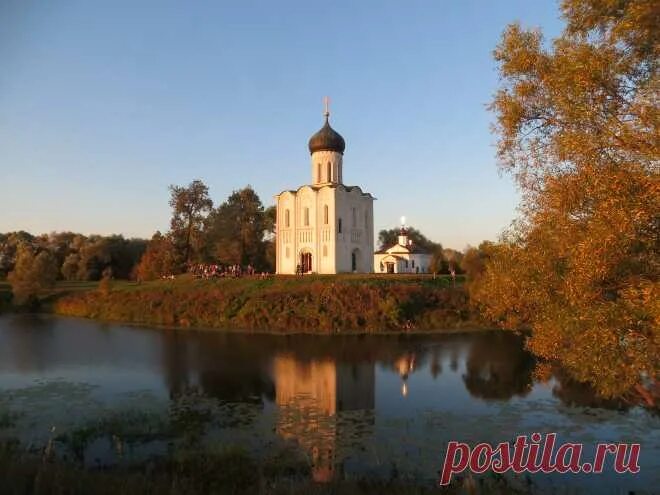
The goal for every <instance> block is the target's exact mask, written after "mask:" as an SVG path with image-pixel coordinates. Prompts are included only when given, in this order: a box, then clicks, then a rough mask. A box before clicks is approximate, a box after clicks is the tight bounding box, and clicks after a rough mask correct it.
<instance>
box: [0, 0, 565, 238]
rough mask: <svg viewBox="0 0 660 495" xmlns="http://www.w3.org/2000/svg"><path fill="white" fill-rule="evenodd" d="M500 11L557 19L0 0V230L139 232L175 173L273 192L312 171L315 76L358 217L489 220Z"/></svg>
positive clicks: (509, 5) (493, 233)
mask: <svg viewBox="0 0 660 495" xmlns="http://www.w3.org/2000/svg"><path fill="white" fill-rule="evenodd" d="M515 21H519V22H520V23H522V25H523V26H526V27H539V28H541V29H542V30H543V32H544V34H545V35H546V36H547V37H554V36H556V35H557V34H559V32H560V31H561V29H562V21H561V20H560V19H559V10H558V5H557V3H556V2H554V1H541V0H539V1H529V0H516V1H487V0H482V1H472V0H460V1H459V0H455V1H449V0H444V1H437V0H436V1H431V0H428V1H417V0H410V1H405V2H402V1H400V0H399V1H394V0H392V1H389V0H388V1H377V0H372V1H367V0H365V1H355V0H338V1H333V2H328V1H324V2H317V1H309V0H308V1H302V0H301V1H295V2H294V1H284V0H282V1H277V2H274V1H270V0H264V1H256V0H255V1H252V0H244V1H239V0H236V1H232V2H229V1H215V0H214V1H210V0H209V1H195V2H188V1H183V0H182V1H168V0H157V1H149V0H141V1H138V2H136V1H133V0H129V1H123V0H116V1H112V2H102V1H88V0H68V1H64V0H63V1H53V2H40V1H36V0H35V1H31V0H0V232H8V231H13V230H27V231H29V232H32V233H34V234H38V233H45V232H51V231H75V232H82V233H84V234H90V233H99V234H110V233H121V234H124V235H125V236H129V237H133V236H137V237H150V236H151V235H152V234H153V233H154V232H155V231H156V230H161V231H166V230H167V229H168V225H169V218H170V208H169V206H168V199H169V192H168V186H169V185H170V184H178V185H185V184H188V183H190V182H191V181H192V180H194V179H201V180H202V181H204V182H205V183H206V184H207V185H208V186H209V189H210V195H211V197H212V199H213V200H214V202H215V203H216V204H219V203H221V202H222V201H224V200H225V199H226V197H227V196H228V195H229V194H231V192H232V191H233V190H237V189H240V188H242V187H244V186H246V185H248V184H249V185H251V186H252V187H253V188H254V189H255V190H256V192H257V193H258V194H259V196H260V197H261V200H262V202H263V203H264V205H266V206H268V205H272V204H274V198H273V196H274V195H275V194H277V193H279V192H280V191H282V190H285V189H294V188H297V187H298V186H300V185H302V184H307V183H310V182H311V167H310V162H309V151H308V149H307V141H308V139H309V137H310V136H311V135H312V134H313V133H314V132H316V131H317V130H318V129H319V128H320V127H321V125H322V124H323V115H322V114H323V97H324V96H326V95H327V96H329V97H330V100H331V104H330V111H331V117H330V120H331V124H332V126H333V127H334V128H335V129H336V130H337V131H338V132H340V133H341V134H342V136H343V137H344V138H345V140H346V152H345V154H344V170H343V177H344V182H345V183H346V184H348V185H359V186H360V187H362V189H363V190H365V191H368V192H370V193H372V195H374V196H375V197H376V198H377V201H376V202H375V203H374V227H375V229H376V231H378V230H380V229H382V228H393V227H395V226H396V225H398V224H399V218H400V217H401V216H402V215H405V217H406V219H407V223H408V224H409V225H411V226H413V227H415V228H418V229H419V230H421V231H422V232H423V233H424V234H425V235H426V236H427V237H429V238H430V239H432V240H434V241H436V242H441V243H442V244H443V246H445V247H452V248H454V249H463V248H465V247H466V246H467V245H477V244H479V242H481V241H482V240H484V239H490V240H496V239H497V237H498V235H499V234H500V233H501V232H502V230H503V229H505V228H506V227H507V226H508V225H509V224H510V222H511V221H512V220H513V219H514V218H515V217H516V215H517V211H516V207H517V205H518V201H519V195H518V192H517V190H516V187H515V185H514V183H513V180H512V178H511V177H510V176H508V175H502V174H501V173H500V172H499V171H498V167H497V160H496V157H495V143H496V139H497V137H496V136H495V135H493V134H492V133H491V130H490V126H491V124H492V123H493V121H494V116H493V114H492V113H491V112H489V111H488V110H487V105H488V103H489V101H490V100H491V98H492V95H493V94H494V92H495V91H496V90H497V87H498V84H499V77H498V73H497V67H496V64H495V62H494V61H493V59H492V51H493V49H494V48H495V46H496V45H497V43H498V41H499V39H500V36H501V33H502V31H503V30H504V28H505V27H506V25H507V24H509V23H511V22H515Z"/></svg>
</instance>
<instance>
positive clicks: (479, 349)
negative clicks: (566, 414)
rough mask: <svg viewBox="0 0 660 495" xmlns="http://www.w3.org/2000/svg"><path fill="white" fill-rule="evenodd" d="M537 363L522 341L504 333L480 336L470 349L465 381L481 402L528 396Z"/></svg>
mask: <svg viewBox="0 0 660 495" xmlns="http://www.w3.org/2000/svg"><path fill="white" fill-rule="evenodd" d="M535 364H536V361H535V359H534V357H533V356H532V355H531V354H530V353H529V352H527V351H526V350H525V349H524V348H523V342H522V339H521V338H518V337H516V336H514V335H510V334H504V333H502V334H495V335H487V336H483V337H481V336H477V338H475V339H474V340H473V342H472V344H471V346H470V350H469V353H468V356H467V360H466V363H465V367H466V373H465V374H464V375H463V382H464V383H465V388H466V389H467V390H468V391H469V392H470V394H471V395H472V396H473V397H479V398H481V399H496V400H506V399H510V398H512V397H513V396H514V395H516V396H519V397H525V396H526V395H527V394H528V393H529V392H530V391H531V389H532V372H533V371H534V366H535Z"/></svg>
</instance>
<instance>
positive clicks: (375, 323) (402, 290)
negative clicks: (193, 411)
mask: <svg viewBox="0 0 660 495" xmlns="http://www.w3.org/2000/svg"><path fill="white" fill-rule="evenodd" d="M92 289H93V287H85V288H82V289H80V288H79V287H76V286H75V284H74V285H69V286H67V287H64V286H61V287H59V288H58V291H55V292H54V293H53V294H52V295H51V297H50V298H49V303H50V305H51V308H52V310H53V311H54V312H55V313H58V314H63V315H69V316H82V317H88V318H97V319H102V320H108V321H122V322H130V323H136V324H146V325H155V326H168V327H181V328H208V329H223V330H244V331H245V330H246V331H262V332H263V331H269V332H278V333H297V332H308V333H325V334H328V333H347V332H359V333H376V332H412V331H431V330H447V329H466V328H474V327H479V326H480V322H479V321H478V319H477V318H475V316H474V315H473V314H472V312H471V311H470V310H469V304H468V297H467V293H466V291H465V290H464V288H463V287H462V284H461V281H459V283H458V285H457V286H456V287H454V286H453V283H452V281H451V279H450V278H449V277H444V276H439V277H433V276H430V275H401V276H392V275H330V276H304V277H300V276H277V277H275V276H271V277H268V278H265V279H262V278H259V277H253V278H248V277H244V278H240V279H216V280H197V279H193V278H191V277H189V276H182V277H179V278H177V279H175V280H162V281H153V282H145V283H140V284H139V283H136V282H115V283H112V285H111V287H110V288H109V289H105V290H92Z"/></svg>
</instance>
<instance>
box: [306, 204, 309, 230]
mask: <svg viewBox="0 0 660 495" xmlns="http://www.w3.org/2000/svg"><path fill="white" fill-rule="evenodd" d="M308 226H309V208H305V227H308Z"/></svg>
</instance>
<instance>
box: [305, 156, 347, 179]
mask: <svg viewBox="0 0 660 495" xmlns="http://www.w3.org/2000/svg"><path fill="white" fill-rule="evenodd" d="M311 163H312V184H325V183H328V182H332V183H335V184H341V183H342V169H343V156H342V154H341V153H337V152H336V151H317V152H315V153H312V156H311ZM328 164H329V165H330V170H328ZM328 171H329V172H330V175H328Z"/></svg>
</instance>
